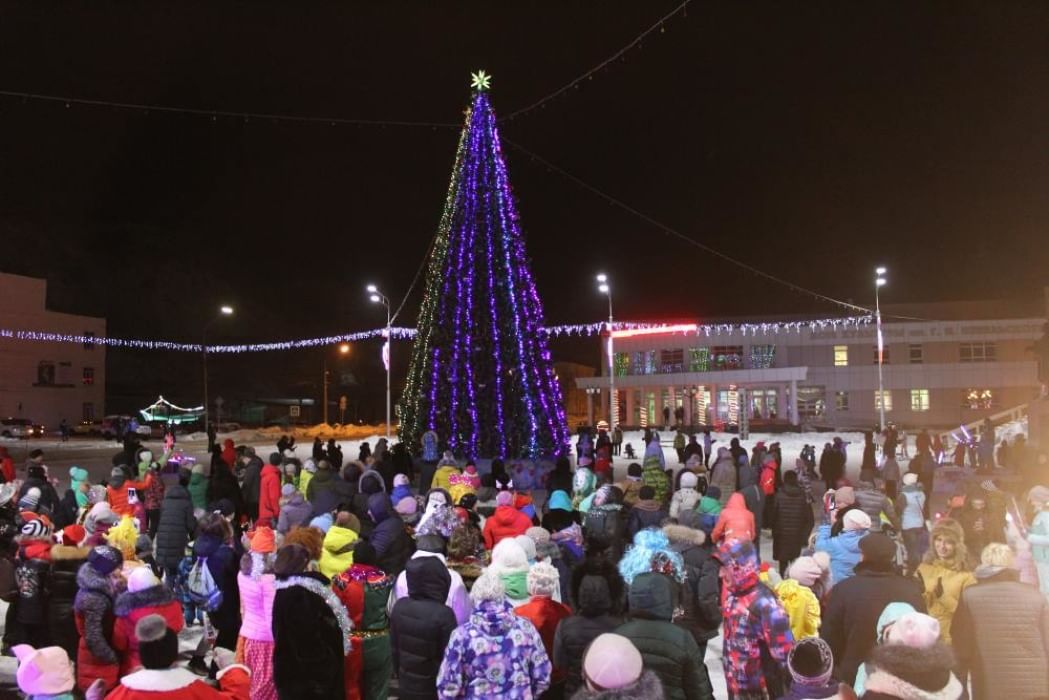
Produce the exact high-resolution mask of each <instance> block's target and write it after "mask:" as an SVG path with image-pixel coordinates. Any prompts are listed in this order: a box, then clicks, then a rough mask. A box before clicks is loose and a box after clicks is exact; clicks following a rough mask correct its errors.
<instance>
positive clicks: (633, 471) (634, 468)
mask: <svg viewBox="0 0 1049 700" xmlns="http://www.w3.org/2000/svg"><path fill="white" fill-rule="evenodd" d="M626 475H627V477H628V478H631V479H640V478H641V465H640V464H638V463H637V462H634V463H633V464H631V465H630V466H629V467H627V468H626Z"/></svg>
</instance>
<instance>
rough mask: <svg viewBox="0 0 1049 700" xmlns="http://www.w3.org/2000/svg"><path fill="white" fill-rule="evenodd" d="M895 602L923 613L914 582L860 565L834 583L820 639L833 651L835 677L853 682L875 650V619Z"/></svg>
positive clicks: (921, 600) (921, 602)
mask: <svg viewBox="0 0 1049 700" xmlns="http://www.w3.org/2000/svg"><path fill="white" fill-rule="evenodd" d="M842 536H843V535H839V536H838V537H842ZM835 539H837V538H835ZM833 563H834V562H833V560H832V561H831V565H832V566H833ZM894 602H900V603H909V604H910V605H911V606H913V607H914V609H915V610H917V611H918V612H925V601H924V600H923V598H922V594H921V588H920V587H919V586H918V585H917V582H916V581H915V580H914V579H911V578H904V577H903V576H899V575H898V574H895V573H892V572H890V571H878V570H875V569H873V568H871V567H869V566H867V565H865V564H862V563H861V564H859V565H858V566H857V567H856V575H855V576H852V577H851V578H849V579H848V580H846V581H840V582H839V581H838V580H835V581H834V588H832V589H831V591H830V600H829V601H828V602H827V605H826V607H825V608H824V610H823V620H822V623H821V624H820V637H822V638H823V639H824V641H826V642H827V644H829V645H830V648H831V651H832V652H834V669H835V672H834V677H835V678H837V679H838V680H840V681H842V682H844V683H848V684H849V685H852V683H853V682H855V680H856V669H857V668H859V666H860V664H861V663H863V661H864V660H865V659H867V658H868V655H869V654H870V651H871V649H872V648H873V647H874V644H875V641H876V635H877V626H878V625H877V623H878V618H879V617H880V616H881V613H882V611H883V610H884V609H885V606H886V605H888V604H889V603H894Z"/></svg>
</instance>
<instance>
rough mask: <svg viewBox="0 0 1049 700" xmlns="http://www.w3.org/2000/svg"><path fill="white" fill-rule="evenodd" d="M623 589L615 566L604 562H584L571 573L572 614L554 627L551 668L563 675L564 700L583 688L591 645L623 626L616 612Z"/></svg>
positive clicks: (589, 560) (602, 560)
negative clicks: (600, 637) (585, 654)
mask: <svg viewBox="0 0 1049 700" xmlns="http://www.w3.org/2000/svg"><path fill="white" fill-rule="evenodd" d="M624 587H625V586H624V583H623V579H622V578H621V577H620V576H619V572H618V571H616V568H615V566H614V565H613V564H611V563H609V562H608V561H607V560H604V559H593V558H591V559H586V560H584V561H583V562H582V563H581V564H580V565H579V566H577V567H576V568H575V569H574V570H573V571H572V585H571V600H572V607H573V608H574V610H575V614H574V615H572V616H571V617H567V618H565V619H564V620H561V623H560V624H559V625H558V626H557V631H556V632H555V633H554V653H553V656H552V657H551V660H552V661H553V664H554V668H556V669H558V670H559V671H561V672H563V673H564V678H565V696H566V697H567V696H569V695H570V694H571V693H573V692H575V690H576V689H577V688H579V687H580V686H581V685H582V684H583V680H582V665H583V655H584V653H585V652H586V648H587V647H588V646H589V645H590V642H592V641H594V639H595V638H596V637H597V636H598V635H599V634H604V633H605V632H612V631H613V630H615V629H616V628H617V627H619V625H621V624H622V623H623V620H622V618H621V617H619V616H618V614H616V611H618V610H619V609H620V605H621V602H620V599H621V598H622V596H623V593H624Z"/></svg>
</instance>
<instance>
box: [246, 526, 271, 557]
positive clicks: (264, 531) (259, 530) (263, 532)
mask: <svg viewBox="0 0 1049 700" xmlns="http://www.w3.org/2000/svg"><path fill="white" fill-rule="evenodd" d="M276 550H277V547H276V545H275V544H274V542H273V529H272V528H270V527H269V526H267V525H259V526H258V527H256V528H255V534H254V535H252V537H251V551H253V552H259V553H260V554H272V553H273V552H275V551H276Z"/></svg>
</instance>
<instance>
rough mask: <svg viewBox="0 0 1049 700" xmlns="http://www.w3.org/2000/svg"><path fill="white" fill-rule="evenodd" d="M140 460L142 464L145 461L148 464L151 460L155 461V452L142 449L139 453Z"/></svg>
mask: <svg viewBox="0 0 1049 700" xmlns="http://www.w3.org/2000/svg"><path fill="white" fill-rule="evenodd" d="M138 461H139V463H140V464H141V463H142V462H145V463H146V464H149V463H150V462H152V461H153V453H152V452H150V451H149V450H142V451H141V452H139V453H138Z"/></svg>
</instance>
